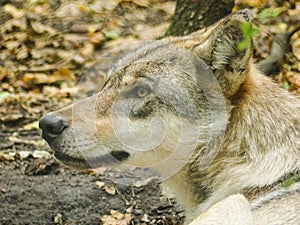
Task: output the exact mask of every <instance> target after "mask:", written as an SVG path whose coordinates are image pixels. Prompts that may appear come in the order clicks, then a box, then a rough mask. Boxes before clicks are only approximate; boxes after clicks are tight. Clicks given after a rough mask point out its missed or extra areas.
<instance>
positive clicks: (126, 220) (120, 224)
mask: <svg viewBox="0 0 300 225" xmlns="http://www.w3.org/2000/svg"><path fill="white" fill-rule="evenodd" d="M110 214H111V215H104V216H103V217H102V218H101V222H102V224H103V225H128V224H130V221H131V220H132V219H133V218H134V216H133V215H132V214H130V213H125V214H123V213H120V212H119V211H117V210H113V209H111V210H110Z"/></svg>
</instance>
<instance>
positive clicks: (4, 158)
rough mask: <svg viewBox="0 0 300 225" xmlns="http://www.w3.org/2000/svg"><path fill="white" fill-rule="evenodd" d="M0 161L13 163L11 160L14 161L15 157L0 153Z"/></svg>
mask: <svg viewBox="0 0 300 225" xmlns="http://www.w3.org/2000/svg"><path fill="white" fill-rule="evenodd" d="M0 160H7V161H13V160H15V157H13V156H11V155H9V154H6V153H2V152H0Z"/></svg>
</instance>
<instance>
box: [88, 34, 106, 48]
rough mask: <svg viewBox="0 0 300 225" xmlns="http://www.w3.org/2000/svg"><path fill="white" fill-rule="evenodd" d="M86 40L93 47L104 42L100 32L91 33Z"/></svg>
mask: <svg viewBox="0 0 300 225" xmlns="http://www.w3.org/2000/svg"><path fill="white" fill-rule="evenodd" d="M88 39H89V41H90V42H91V43H93V44H95V45H101V44H103V42H104V40H105V36H104V34H103V33H102V32H95V33H94V32H92V33H89V34H88Z"/></svg>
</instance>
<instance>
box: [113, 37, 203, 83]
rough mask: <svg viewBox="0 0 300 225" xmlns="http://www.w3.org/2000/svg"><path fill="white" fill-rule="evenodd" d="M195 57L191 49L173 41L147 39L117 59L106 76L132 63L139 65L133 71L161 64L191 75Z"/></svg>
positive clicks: (194, 65) (193, 69) (193, 70)
mask: <svg viewBox="0 0 300 225" xmlns="http://www.w3.org/2000/svg"><path fill="white" fill-rule="evenodd" d="M196 57H197V56H196V55H195V54H194V53H193V52H192V51H190V50H188V49H186V48H183V47H180V46H177V45H175V44H174V43H170V42H167V41H165V40H156V41H149V42H147V43H145V44H144V45H143V46H141V47H139V48H138V49H136V50H135V51H132V52H130V53H128V54H127V55H125V56H123V57H122V58H121V59H119V60H118V61H117V62H116V63H115V64H114V65H113V67H112V68H111V70H110V71H109V74H108V77H109V78H110V77H111V76H113V75H114V74H116V73H118V72H119V71H124V70H125V69H127V68H129V67H131V66H134V65H137V66H138V67H139V68H134V69H133V70H134V71H137V70H139V69H142V68H143V67H146V66H150V67H151V65H153V67H154V65H156V66H159V65H163V66H165V67H169V68H170V69H172V70H174V71H177V72H179V73H180V72H183V71H184V73H185V74H189V75H191V76H193V74H195V68H196V60H195V59H196ZM123 75H124V74H123ZM160 75H163V74H160ZM136 76H138V74H137V75H136ZM141 76H142V74H141Z"/></svg>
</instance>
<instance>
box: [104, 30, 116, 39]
mask: <svg viewBox="0 0 300 225" xmlns="http://www.w3.org/2000/svg"><path fill="white" fill-rule="evenodd" d="M104 34H105V38H106V39H107V40H115V39H118V38H119V37H120V35H119V34H118V32H116V31H114V30H110V31H106V32H104Z"/></svg>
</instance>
